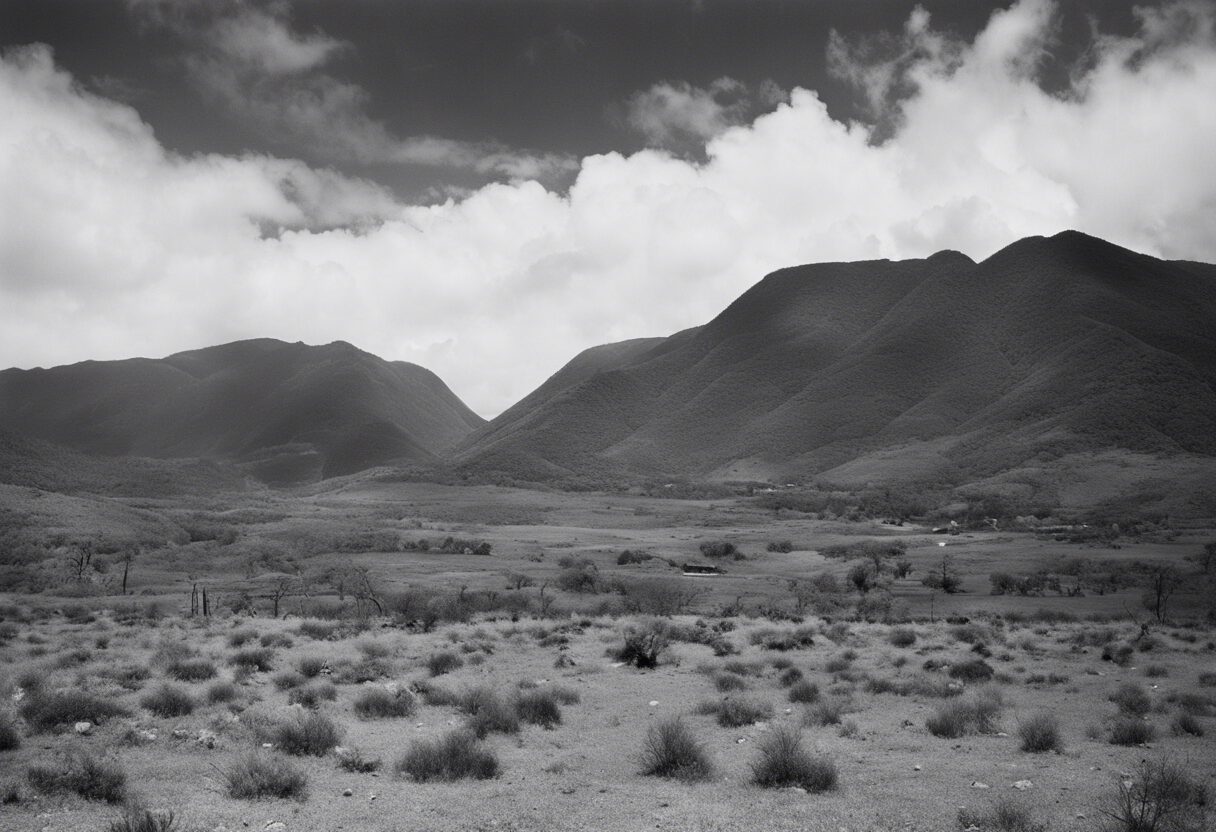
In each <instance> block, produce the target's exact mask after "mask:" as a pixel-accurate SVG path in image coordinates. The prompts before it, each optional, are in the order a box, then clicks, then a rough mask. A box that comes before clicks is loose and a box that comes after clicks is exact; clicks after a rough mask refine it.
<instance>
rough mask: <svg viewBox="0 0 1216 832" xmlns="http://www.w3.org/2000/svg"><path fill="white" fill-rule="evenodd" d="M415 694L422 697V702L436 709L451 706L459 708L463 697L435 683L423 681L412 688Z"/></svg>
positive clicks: (415, 683)
mask: <svg viewBox="0 0 1216 832" xmlns="http://www.w3.org/2000/svg"><path fill="white" fill-rule="evenodd" d="M411 687H412V688H413V690H414V693H416V694H418V695H419V696H420V697H422V701H423V702H425V703H426V704H427V705H430V706H431V707H434V708H444V707H448V706H451V705H457V706H459V705H460V703H461V697H460V695H459V694H457V693H454V692H452V691H450V690H448V689H447V688H445V687H442V686H441V685H437V684H435V683H434V682H428V681H426V680H425V679H421V680H419V681H417V682H414V684H413V685H412V686H411Z"/></svg>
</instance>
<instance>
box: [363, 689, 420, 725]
mask: <svg viewBox="0 0 1216 832" xmlns="http://www.w3.org/2000/svg"><path fill="white" fill-rule="evenodd" d="M354 710H355V716H357V717H359V718H360V719H388V718H393V717H406V716H412V715H413V713H414V711H415V710H416V708H415V705H414V697H413V696H411V695H410V693H409V691H407V690H398V691H390V690H386V689H384V688H368V689H366V690H364V691H363V692H362V693H360V694H359V695H358V696H357V697H355V704H354Z"/></svg>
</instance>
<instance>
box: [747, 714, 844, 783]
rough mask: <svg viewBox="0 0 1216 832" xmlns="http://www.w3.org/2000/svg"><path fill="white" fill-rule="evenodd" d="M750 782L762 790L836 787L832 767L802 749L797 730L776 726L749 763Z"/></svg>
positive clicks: (762, 741)
mask: <svg viewBox="0 0 1216 832" xmlns="http://www.w3.org/2000/svg"><path fill="white" fill-rule="evenodd" d="M752 782H753V783H755V784H756V785H758V786H764V787H766V788H774V787H791V786H796V787H799V788H803V789H806V790H807V791H808V792H825V791H831V790H832V789H835V788H836V782H837V774H836V764H835V763H833V762H832V761H831V760H829V759H827V758H826V757H821V756H816V755H813V754H811V753H809V752H808V751H807V750H806V749H805V748H803V747H802V735H801V733H799V732H798V731H797V730H794V729H791V728H786V727H780V728H775V729H773V730H772V731H769V732H768V733H767V734H765V735H764V736H763V737H761V739H760V744H759V748H758V749H757V755H756V759H755V760H753V761H752Z"/></svg>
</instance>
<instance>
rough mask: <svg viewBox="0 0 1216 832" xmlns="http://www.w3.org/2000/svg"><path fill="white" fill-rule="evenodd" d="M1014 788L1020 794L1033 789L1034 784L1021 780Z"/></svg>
mask: <svg viewBox="0 0 1216 832" xmlns="http://www.w3.org/2000/svg"><path fill="white" fill-rule="evenodd" d="M1013 787H1014V788H1015V789H1017V790H1018V791H1020V792H1024V791H1026V790H1027V789H1033V788H1034V783H1032V782H1030V781H1029V780H1019V781H1017V782H1016V783H1014V784H1013Z"/></svg>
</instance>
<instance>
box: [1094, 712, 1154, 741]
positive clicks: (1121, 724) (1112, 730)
mask: <svg viewBox="0 0 1216 832" xmlns="http://www.w3.org/2000/svg"><path fill="white" fill-rule="evenodd" d="M1155 734H1156V731H1154V730H1153V726H1152V723H1149V722H1145V721H1144V720H1142V719H1139V718H1138V717H1134V716H1121V717H1116V718H1115V719H1113V720H1112V721H1111V723H1110V727H1109V728H1108V729H1107V733H1106V739H1107V741H1108V742H1109V743H1110V744H1111V745H1143V744H1144V743H1146V742H1151V741H1152V739H1153V736H1154V735H1155Z"/></svg>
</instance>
